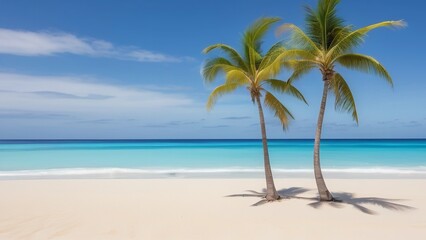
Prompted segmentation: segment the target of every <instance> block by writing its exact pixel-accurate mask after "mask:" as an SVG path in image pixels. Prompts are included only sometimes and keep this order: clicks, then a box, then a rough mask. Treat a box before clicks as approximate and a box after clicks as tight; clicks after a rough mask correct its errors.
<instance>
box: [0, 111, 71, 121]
mask: <svg viewBox="0 0 426 240" xmlns="http://www.w3.org/2000/svg"><path fill="white" fill-rule="evenodd" d="M0 119H27V120H33V119H43V120H47V119H52V120H58V119H61V120H64V119H74V118H73V117H72V116H70V115H68V114H62V113H52V112H43V111H26V110H15V109H0Z"/></svg>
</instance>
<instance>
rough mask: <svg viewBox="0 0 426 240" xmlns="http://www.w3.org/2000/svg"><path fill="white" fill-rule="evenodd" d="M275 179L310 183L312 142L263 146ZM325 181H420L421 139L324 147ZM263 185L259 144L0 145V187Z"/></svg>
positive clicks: (424, 142) (425, 166) (424, 158)
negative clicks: (174, 182)
mask: <svg viewBox="0 0 426 240" xmlns="http://www.w3.org/2000/svg"><path fill="white" fill-rule="evenodd" d="M268 143H269V152H270V159H271V164H272V168H273V173H274V176H275V177H312V176H313V170H312V155H313V140H269V141H268ZM321 166H322V168H323V172H324V175H325V176H326V177H331V178H352V177H355V178H356V177H359V178H395V177H396V178H426V139H395V140H376V139H375V140H371V139H368V140H322V142H321ZM190 177H195V178H210V177H212V178H214V177H221V178H233V177H236V178H239V177H263V152H262V144H261V141H260V140H0V179H44V178H190Z"/></svg>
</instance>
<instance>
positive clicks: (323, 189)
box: [314, 80, 334, 201]
mask: <svg viewBox="0 0 426 240" xmlns="http://www.w3.org/2000/svg"><path fill="white" fill-rule="evenodd" d="M328 86H329V80H325V81H324V90H323V93H322V100H321V106H320V111H319V115H318V123H317V130H316V132H315V143H314V173H315V181H316V183H317V188H318V193H319V196H320V201H333V200H334V198H333V195H331V193H330V191H328V189H327V186H326V185H325V181H324V177H323V176H322V172H321V164H320V141H321V130H322V122H323V120H324V112H325V105H326V103H327V93H328Z"/></svg>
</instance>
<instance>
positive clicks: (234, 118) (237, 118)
mask: <svg viewBox="0 0 426 240" xmlns="http://www.w3.org/2000/svg"><path fill="white" fill-rule="evenodd" d="M221 119H223V120H244V119H251V117H249V116H241V117H224V118H221Z"/></svg>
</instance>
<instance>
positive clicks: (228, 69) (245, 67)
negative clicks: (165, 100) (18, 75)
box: [202, 18, 306, 201]
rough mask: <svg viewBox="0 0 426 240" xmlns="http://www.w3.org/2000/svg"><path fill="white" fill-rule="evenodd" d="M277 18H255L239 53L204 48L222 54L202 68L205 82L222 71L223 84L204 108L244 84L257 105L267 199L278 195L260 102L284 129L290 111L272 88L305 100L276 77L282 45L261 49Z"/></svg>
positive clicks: (221, 46) (225, 48)
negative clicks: (273, 92)
mask: <svg viewBox="0 0 426 240" xmlns="http://www.w3.org/2000/svg"><path fill="white" fill-rule="evenodd" d="M277 21H279V18H261V19H259V20H257V21H255V22H254V23H253V24H252V25H251V26H250V27H249V28H248V29H247V30H246V32H245V33H244V35H243V39H242V43H243V46H242V47H243V51H242V54H241V55H240V53H238V51H237V50H235V49H234V48H232V47H230V46H228V45H225V44H215V45H211V46H209V47H207V48H205V49H204V50H203V52H204V53H206V54H207V53H209V52H210V51H212V50H214V49H219V50H222V53H223V54H224V55H223V57H215V58H212V59H209V60H207V61H206V63H205V65H204V66H203V68H202V75H203V77H204V79H205V81H206V82H207V83H210V82H212V81H213V80H214V79H216V77H217V76H218V74H220V73H224V75H225V83H224V84H222V85H220V86H218V87H216V88H215V89H214V90H213V91H212V92H211V94H210V96H209V98H208V101H207V109H208V110H210V109H211V108H212V107H213V105H214V104H215V102H216V100H217V99H218V98H219V97H220V96H222V95H224V94H228V93H231V92H234V91H235V90H237V89H239V88H242V87H245V88H246V89H247V90H248V92H249V93H250V96H251V100H252V102H253V103H256V104H257V107H258V111H259V118H260V127H261V133H262V144H263V157H264V167H265V177H266V196H265V198H266V200H268V201H274V200H277V199H279V198H280V196H279V195H278V193H277V191H276V188H275V185H274V180H273V176H272V171H271V164H270V162H269V153H268V143H267V140H266V127H265V118H264V115H263V108H262V101H261V99H262V98H263V102H264V104H265V106H267V107H268V108H270V109H271V110H272V111H273V112H274V113H275V116H277V117H278V118H279V120H280V122H281V124H282V126H283V128H284V129H285V128H286V127H287V125H288V121H289V117H290V118H293V116H292V114H291V113H290V111H289V110H288V109H287V108H286V107H285V106H284V105H283V104H282V103H281V102H280V101H279V100H278V99H277V98H276V97H275V96H274V95H273V94H272V93H271V92H270V91H268V90H267V88H270V89H272V90H275V91H278V92H281V93H288V94H291V95H293V96H295V97H297V98H298V99H301V100H303V101H305V99H304V97H303V95H302V94H301V93H300V92H299V91H298V90H297V89H296V88H295V87H294V86H292V85H291V84H289V83H288V82H286V81H282V80H278V79H275V78H274V77H276V76H277V75H278V74H279V73H280V71H281V69H282V60H283V59H284V58H285V56H286V50H285V48H284V47H283V46H282V44H281V43H280V42H279V43H276V44H274V45H273V46H272V47H271V48H270V49H269V50H268V51H267V52H266V53H265V54H263V52H262V50H261V45H262V38H263V37H264V36H265V34H266V32H267V31H268V29H269V28H270V27H271V25H272V24H274V23H276V22H277ZM305 102H306V101H305Z"/></svg>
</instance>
